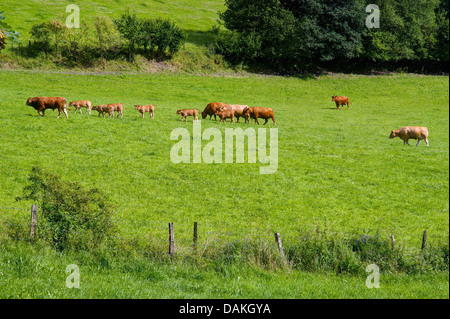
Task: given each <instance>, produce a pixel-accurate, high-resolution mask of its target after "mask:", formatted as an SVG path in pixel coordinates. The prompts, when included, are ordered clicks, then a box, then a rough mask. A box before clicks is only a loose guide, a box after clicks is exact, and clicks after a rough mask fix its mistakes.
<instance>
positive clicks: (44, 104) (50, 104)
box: [25, 96, 70, 119]
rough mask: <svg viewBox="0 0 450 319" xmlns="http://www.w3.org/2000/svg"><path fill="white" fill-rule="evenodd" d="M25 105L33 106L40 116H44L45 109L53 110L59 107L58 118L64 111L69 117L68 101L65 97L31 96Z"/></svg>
mask: <svg viewBox="0 0 450 319" xmlns="http://www.w3.org/2000/svg"><path fill="white" fill-rule="evenodd" d="M25 105H28V106H31V107H33V108H34V109H35V110H36V111H37V112H38V114H39V115H40V116H44V115H45V110H47V109H51V110H53V111H54V110H56V109H57V110H58V112H59V113H58V117H57V118H58V119H59V117H60V116H61V113H64V114H65V115H66V118H69V115H68V114H67V110H66V108H67V101H66V99H65V98H63V97H46V96H40V97H30V98H28V99H27V102H26V103H25ZM69 111H70V109H69Z"/></svg>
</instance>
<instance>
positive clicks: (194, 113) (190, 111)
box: [177, 109, 198, 122]
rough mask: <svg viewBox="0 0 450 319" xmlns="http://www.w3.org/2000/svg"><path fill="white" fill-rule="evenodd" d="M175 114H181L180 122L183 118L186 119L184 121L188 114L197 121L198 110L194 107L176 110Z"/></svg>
mask: <svg viewBox="0 0 450 319" xmlns="http://www.w3.org/2000/svg"><path fill="white" fill-rule="evenodd" d="M177 114H180V115H181V122H183V120H184V119H186V122H187V117H188V116H193V117H194V121H198V110H196V109H183V110H178V111H177Z"/></svg>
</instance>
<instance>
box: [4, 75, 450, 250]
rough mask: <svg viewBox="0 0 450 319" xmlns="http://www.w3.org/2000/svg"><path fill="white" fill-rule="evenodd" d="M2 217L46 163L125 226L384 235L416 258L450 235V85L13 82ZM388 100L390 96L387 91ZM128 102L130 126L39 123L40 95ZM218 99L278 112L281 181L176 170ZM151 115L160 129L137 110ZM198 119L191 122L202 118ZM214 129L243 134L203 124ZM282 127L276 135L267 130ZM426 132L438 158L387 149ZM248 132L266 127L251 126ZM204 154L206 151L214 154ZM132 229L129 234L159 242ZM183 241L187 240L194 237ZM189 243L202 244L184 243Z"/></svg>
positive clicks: (358, 80) (397, 79)
mask: <svg viewBox="0 0 450 319" xmlns="http://www.w3.org/2000/svg"><path fill="white" fill-rule="evenodd" d="M1 78H2V83H3V88H2V93H3V94H2V95H3V98H2V101H1V102H0V107H1V109H2V110H3V111H2V114H1V115H0V121H1V128H0V132H1V136H2V140H1V146H2V153H1V161H2V166H1V172H0V178H1V184H2V185H3V187H2V189H1V192H2V193H1V199H0V206H4V207H11V206H14V207H17V206H18V205H20V207H23V205H24V203H23V202H21V203H15V202H14V198H15V197H16V196H18V195H20V194H21V189H22V188H23V186H24V185H25V183H26V181H27V176H28V174H29V173H30V169H31V167H32V166H34V165H41V166H42V167H43V168H45V169H49V170H52V171H55V172H58V173H59V174H61V176H62V178H63V179H67V180H75V181H78V182H80V183H82V184H83V185H85V186H88V187H93V186H95V187H99V188H101V189H103V190H105V191H106V192H107V193H108V194H109V195H111V197H112V199H113V201H114V203H116V204H117V205H118V212H117V217H118V218H125V217H127V218H133V219H136V220H138V221H151V222H156V223H158V225H161V227H162V230H161V232H162V233H164V234H165V233H166V226H167V223H168V222H174V223H175V224H178V225H179V226H178V229H180V228H183V227H186V229H187V230H186V231H187V232H188V234H189V230H190V229H191V226H192V223H193V222H194V221H197V222H199V225H200V227H202V226H203V227H210V228H212V230H216V229H217V230H219V229H221V230H223V231H234V232H238V233H251V232H252V230H253V229H265V230H270V231H278V232H281V233H282V234H284V235H285V236H296V235H298V233H299V231H300V229H312V228H315V227H317V226H318V225H319V224H320V225H321V226H322V227H325V226H326V227H327V228H329V229H330V230H334V231H343V232H353V231H360V232H363V231H364V230H371V231H374V230H377V229H379V230H382V231H386V232H387V233H388V234H394V235H396V238H397V240H398V241H399V242H402V243H404V244H408V245H412V246H416V247H418V246H419V245H420V240H421V238H420V236H421V233H422V231H423V230H425V229H426V230H427V231H428V232H429V234H430V236H437V237H441V236H444V235H446V234H447V233H448V163H449V161H448V153H449V145H448V144H449V143H448V133H449V131H448V105H447V102H448V81H447V80H448V78H447V77H421V76H407V75H399V76H384V77H364V76H333V77H320V78H317V79H306V80H304V79H298V78H277V77H249V78H223V77H196V76H185V75H182V76H181V75H153V76H144V75H126V74H124V75H116V76H108V75H76V74H50V73H48V74H45V73H43V74H42V73H41V74H40V73H35V72H8V71H2V72H1ZM388 89H389V90H388ZM332 94H346V95H348V96H350V97H351V100H352V101H353V104H352V107H351V110H350V111H346V110H345V111H337V110H336V108H335V107H334V104H333V103H332V102H331V95H332ZM41 95H43V96H65V97H66V98H67V100H77V99H90V100H91V101H92V102H93V103H94V104H104V103H116V102H123V103H124V104H125V105H126V106H128V109H127V110H125V115H124V118H123V120H122V119H120V120H118V119H103V118H98V117H97V115H96V112H93V114H92V115H91V116H87V115H80V114H77V115H75V114H73V112H72V113H71V114H70V118H69V120H66V119H62V118H61V119H59V120H56V116H57V113H56V112H55V113H52V112H47V114H46V116H45V117H39V116H38V115H37V112H36V111H35V110H34V109H32V108H31V107H27V106H25V105H24V104H25V101H26V99H27V97H29V96H41ZM211 101H225V102H228V103H236V104H237V103H240V104H248V105H250V106H255V105H259V106H266V107H272V108H273V109H274V110H275V114H276V119H277V124H278V125H277V128H278V131H279V151H278V152H279V166H278V171H277V173H276V174H273V175H261V174H259V167H260V166H262V165H263V164H248V163H245V164H236V163H233V164H204V163H202V164H174V163H172V162H171V160H170V149H171V148H172V146H173V145H175V143H176V142H175V141H171V140H170V134H171V132H172V130H173V129H175V128H179V127H185V128H188V129H189V130H190V131H192V123H191V122H189V123H181V122H180V117H179V116H177V115H176V114H175V113H176V110H177V109H179V108H198V109H203V108H204V107H205V106H206V104H208V103H209V102H211ZM146 103H152V104H155V105H157V106H158V107H159V110H157V112H156V118H155V120H151V119H149V118H145V119H142V118H140V114H139V113H138V112H137V111H135V110H134V109H133V107H132V105H134V104H146ZM191 121H192V119H191ZM201 124H202V130H204V129H206V128H209V127H217V128H220V129H221V130H222V132H224V129H225V128H227V127H242V128H245V127H247V126H246V125H245V124H243V123H240V124H237V125H235V126H231V125H230V124H229V123H228V124H223V123H221V124H220V123H218V122H215V121H210V120H209V119H208V120H203V121H202V122H201ZM268 125H269V127H271V125H270V124H268ZM405 125H420V126H427V127H428V128H429V131H430V147H428V148H427V147H426V146H425V143H423V144H421V145H420V146H419V147H414V146H403V143H402V141H400V140H399V139H395V140H389V139H388V136H389V133H390V131H391V130H393V129H397V128H399V127H402V126H405ZM248 127H255V126H254V124H253V123H252V124H250V125H249V126H248ZM203 145H205V142H204V144H203ZM129 226H130V225H124V227H123V229H122V230H123V232H124V234H125V235H142V236H144V235H146V234H149V233H156V234H157V233H158V232H157V231H155V230H151V229H149V228H148V226H149V225H146V224H143V225H142V227H138V226H139V225H134V226H133V227H129ZM183 231H184V229H183ZM186 236H187V237H188V236H190V234H189V235H186Z"/></svg>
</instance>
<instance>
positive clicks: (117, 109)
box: [107, 103, 123, 118]
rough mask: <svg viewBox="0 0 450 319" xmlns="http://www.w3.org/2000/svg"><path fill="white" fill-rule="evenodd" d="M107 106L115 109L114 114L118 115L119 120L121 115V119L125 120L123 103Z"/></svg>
mask: <svg viewBox="0 0 450 319" xmlns="http://www.w3.org/2000/svg"><path fill="white" fill-rule="evenodd" d="M107 105H108V106H112V107H113V108H114V112H117V113H118V114H117V118H119V115H120V117H121V118H123V104H122V103H112V104H107ZM113 117H114V116H113Z"/></svg>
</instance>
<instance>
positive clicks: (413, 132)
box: [389, 126, 429, 146]
mask: <svg viewBox="0 0 450 319" xmlns="http://www.w3.org/2000/svg"><path fill="white" fill-rule="evenodd" d="M395 137H399V138H400V139H402V140H403V145H405V144H408V145H411V144H409V143H408V140H410V139H413V140H419V141H418V142H417V144H416V146H418V145H419V144H420V142H422V140H425V142H426V143H427V146H429V143H428V128H426V127H418V126H405V127H402V128H400V129H398V130H395V131H391V135H390V136H389V138H390V139H393V138H395Z"/></svg>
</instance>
